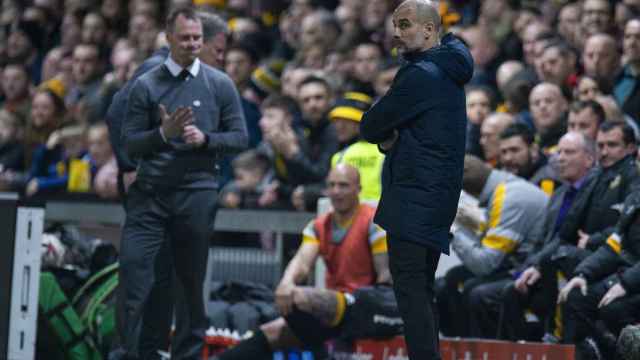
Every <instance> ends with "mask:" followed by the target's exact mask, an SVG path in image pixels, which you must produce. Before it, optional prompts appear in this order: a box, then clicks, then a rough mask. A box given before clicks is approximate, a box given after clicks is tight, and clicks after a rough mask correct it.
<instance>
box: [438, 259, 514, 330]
mask: <svg viewBox="0 0 640 360" xmlns="http://www.w3.org/2000/svg"><path fill="white" fill-rule="evenodd" d="M508 276H509V275H508V273H507V272H505V271H499V272H496V273H495V274H491V275H487V276H475V275H474V274H473V273H472V272H471V271H470V270H468V269H467V268H466V267H465V266H464V265H458V266H454V267H452V268H451V269H449V271H447V274H446V275H445V276H444V278H439V279H438V282H437V286H436V300H437V306H438V313H439V314H440V319H441V320H440V327H441V330H442V333H443V334H444V335H445V336H449V337H455V336H460V337H469V336H472V332H473V336H482V335H481V334H480V333H487V334H488V333H492V334H493V336H495V333H496V330H494V329H489V330H487V329H480V328H479V327H478V326H476V328H475V329H472V323H471V321H472V314H471V304H470V302H471V300H472V296H471V294H472V292H474V291H475V294H474V296H473V301H474V302H475V303H476V305H477V306H479V303H481V302H485V301H487V300H490V301H489V302H495V301H496V299H495V298H493V300H491V299H487V297H488V296H489V295H491V294H492V289H491V288H490V287H481V288H479V289H477V290H476V288H477V287H478V286H481V285H483V284H489V283H493V282H495V281H500V280H504V279H506V278H507V277H508ZM491 296H493V295H491ZM494 306H495V304H494ZM494 310H495V309H494ZM496 320H497V317H496ZM476 325H477V324H476Z"/></svg>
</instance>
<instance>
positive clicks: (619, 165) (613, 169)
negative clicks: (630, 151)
mask: <svg viewBox="0 0 640 360" xmlns="http://www.w3.org/2000/svg"><path fill="white" fill-rule="evenodd" d="M635 161H636V159H635V156H633V155H627V156H625V157H623V158H622V159H620V160H618V162H616V163H615V164H613V165H611V166H610V167H608V168H606V169H602V170H603V172H604V173H608V174H611V173H614V174H617V173H619V172H620V171H621V170H622V169H623V168H625V167H627V166H629V164H630V163H632V162H635Z"/></svg>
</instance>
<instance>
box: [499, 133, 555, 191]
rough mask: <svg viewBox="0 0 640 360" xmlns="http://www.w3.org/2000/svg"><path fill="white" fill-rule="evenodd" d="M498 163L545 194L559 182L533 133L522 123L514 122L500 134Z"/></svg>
mask: <svg viewBox="0 0 640 360" xmlns="http://www.w3.org/2000/svg"><path fill="white" fill-rule="evenodd" d="M500 165H501V166H502V169H503V170H505V171H508V172H510V173H512V174H514V175H518V176H520V177H522V178H524V179H527V180H529V182H531V183H532V184H534V185H536V186H538V187H539V188H541V189H542V191H544V192H545V193H546V194H547V195H551V194H553V191H554V189H556V187H557V185H558V184H559V180H558V176H557V174H556V171H555V170H554V169H553V167H552V166H551V164H549V162H548V158H547V156H546V155H544V154H543V153H542V152H541V151H540V149H539V148H538V145H537V144H536V143H535V142H534V141H533V133H532V132H531V130H530V129H529V127H528V126H527V125H525V124H522V123H515V124H513V125H511V126H509V127H508V128H506V129H505V130H504V131H503V132H502V134H500Z"/></svg>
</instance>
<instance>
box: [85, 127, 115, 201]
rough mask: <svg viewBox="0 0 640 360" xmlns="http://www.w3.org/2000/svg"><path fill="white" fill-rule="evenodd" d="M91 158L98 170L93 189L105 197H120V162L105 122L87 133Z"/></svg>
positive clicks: (91, 128)
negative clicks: (114, 151) (114, 153)
mask: <svg viewBox="0 0 640 360" xmlns="http://www.w3.org/2000/svg"><path fill="white" fill-rule="evenodd" d="M87 143H88V145H89V146H88V147H89V159H90V161H91V164H92V166H95V168H96V172H95V174H96V175H95V177H94V178H93V190H94V191H95V192H96V194H98V196H100V197H101V198H105V199H116V198H118V164H117V163H116V158H115V156H114V155H113V149H112V148H111V143H110V142H109V129H108V128H107V125H106V124H104V123H97V124H95V125H92V126H91V127H90V128H89V131H88V133H87Z"/></svg>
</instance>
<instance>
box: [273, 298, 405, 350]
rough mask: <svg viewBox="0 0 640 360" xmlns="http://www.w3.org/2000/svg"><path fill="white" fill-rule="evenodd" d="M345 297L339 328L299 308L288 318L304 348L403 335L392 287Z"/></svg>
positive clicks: (288, 322) (291, 327)
mask: <svg viewBox="0 0 640 360" xmlns="http://www.w3.org/2000/svg"><path fill="white" fill-rule="evenodd" d="M344 296H345V300H346V308H345V313H344V317H343V319H342V321H341V322H340V324H338V325H337V326H335V327H330V326H328V325H324V324H322V322H321V321H320V320H319V319H317V318H316V317H314V316H313V315H311V314H309V313H306V312H303V311H300V310H299V309H297V308H296V307H294V310H293V311H292V312H291V313H290V314H289V315H287V316H285V320H286V321H287V325H288V326H289V328H290V329H291V330H292V331H293V333H294V334H295V335H296V337H298V339H299V340H300V341H302V342H303V343H304V344H305V345H317V344H322V343H324V342H325V341H327V340H329V339H335V338H340V339H344V340H351V339H357V338H380V337H390V336H395V335H398V334H401V333H402V319H401V318H400V313H399V312H398V305H397V303H396V299H395V296H394V294H393V289H392V288H391V287H389V286H375V287H364V288H360V289H358V290H356V291H355V292H354V293H353V294H347V293H345V294H344Z"/></svg>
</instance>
